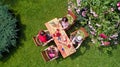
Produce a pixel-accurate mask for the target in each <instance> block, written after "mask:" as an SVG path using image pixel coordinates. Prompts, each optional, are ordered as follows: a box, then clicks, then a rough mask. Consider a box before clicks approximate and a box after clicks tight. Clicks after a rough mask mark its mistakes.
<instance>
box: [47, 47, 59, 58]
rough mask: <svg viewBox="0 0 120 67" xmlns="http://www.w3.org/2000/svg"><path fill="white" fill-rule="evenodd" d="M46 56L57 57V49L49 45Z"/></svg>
mask: <svg viewBox="0 0 120 67" xmlns="http://www.w3.org/2000/svg"><path fill="white" fill-rule="evenodd" d="M47 51H48V56H49V57H50V58H51V59H52V58H54V57H58V49H57V48H56V47H54V46H50V47H49V48H48V49H47Z"/></svg>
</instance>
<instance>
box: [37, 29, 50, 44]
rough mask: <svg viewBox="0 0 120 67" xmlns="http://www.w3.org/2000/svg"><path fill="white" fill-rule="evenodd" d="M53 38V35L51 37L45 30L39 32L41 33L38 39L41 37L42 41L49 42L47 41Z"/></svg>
mask: <svg viewBox="0 0 120 67" xmlns="http://www.w3.org/2000/svg"><path fill="white" fill-rule="evenodd" d="M51 38H52V37H51V36H50V35H49V34H48V33H46V32H44V31H43V30H41V31H40V32H39V34H38V39H39V41H40V42H42V43H45V42H47V41H48V40H50V39H51Z"/></svg>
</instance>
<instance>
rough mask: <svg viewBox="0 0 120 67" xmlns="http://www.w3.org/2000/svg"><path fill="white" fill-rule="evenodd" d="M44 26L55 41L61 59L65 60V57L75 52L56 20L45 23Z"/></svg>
mask: <svg viewBox="0 0 120 67" xmlns="http://www.w3.org/2000/svg"><path fill="white" fill-rule="evenodd" d="M45 25H46V27H47V29H48V31H49V32H50V34H51V35H52V37H53V40H54V41H55V43H56V45H57V48H58V50H59V51H60V53H61V55H62V56H63V58H66V57H67V56H69V55H71V54H73V53H75V52H76V49H75V48H74V46H73V44H72V42H71V41H70V39H69V38H68V36H67V34H66V32H65V31H64V29H63V28H62V26H61V24H60V23H59V20H58V19H57V18H55V19H53V20H51V21H49V22H47V23H45Z"/></svg>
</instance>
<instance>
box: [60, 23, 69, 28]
mask: <svg viewBox="0 0 120 67" xmlns="http://www.w3.org/2000/svg"><path fill="white" fill-rule="evenodd" d="M61 24H62V27H63V29H66V28H67V27H68V26H69V23H68V22H63V21H62V23H61Z"/></svg>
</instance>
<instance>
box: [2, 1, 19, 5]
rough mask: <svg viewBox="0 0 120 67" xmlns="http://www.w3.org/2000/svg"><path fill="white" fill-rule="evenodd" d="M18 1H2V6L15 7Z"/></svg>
mask: <svg viewBox="0 0 120 67" xmlns="http://www.w3.org/2000/svg"><path fill="white" fill-rule="evenodd" d="M17 2H18V0H1V3H0V4H2V5H6V4H7V5H11V6H15V5H16V4H17Z"/></svg>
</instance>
